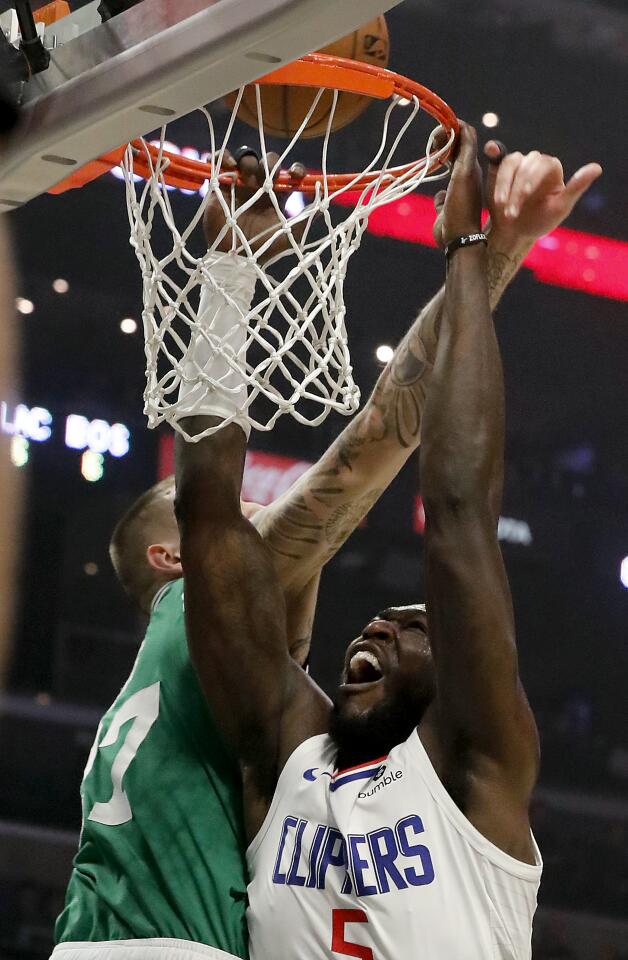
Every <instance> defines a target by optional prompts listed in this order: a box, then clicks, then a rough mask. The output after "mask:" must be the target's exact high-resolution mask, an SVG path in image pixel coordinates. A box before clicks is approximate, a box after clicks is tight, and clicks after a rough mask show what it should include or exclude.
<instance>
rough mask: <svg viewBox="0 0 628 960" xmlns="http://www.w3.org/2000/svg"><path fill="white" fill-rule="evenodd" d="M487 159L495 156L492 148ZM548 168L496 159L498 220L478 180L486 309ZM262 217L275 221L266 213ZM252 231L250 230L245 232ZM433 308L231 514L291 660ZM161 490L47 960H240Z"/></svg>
mask: <svg viewBox="0 0 628 960" xmlns="http://www.w3.org/2000/svg"><path fill="white" fill-rule="evenodd" d="M486 152H487V155H488V156H489V157H490V158H493V159H496V158H498V157H500V156H501V151H500V147H499V146H498V145H497V144H496V143H494V142H492V143H490V144H488V145H487V147H486ZM271 163H272V161H271ZM557 164H558V162H557V161H555V158H550V157H544V156H542V155H540V154H538V153H536V154H535V155H528V157H522V155H521V154H512V155H510V156H509V157H507V158H506V159H505V160H504V161H503V163H502V167H501V168H500V169H501V170H503V172H504V176H503V178H502V179H503V180H504V181H507V180H508V179H510V182H511V183H513V182H515V181H516V180H517V177H521V175H522V174H523V173H525V172H526V171H528V172H529V182H530V184H531V188H530V190H529V191H528V192H527V193H526V194H525V196H523V195H522V196H521V199H520V204H519V207H518V209H516V210H515V211H514V212H511V213H509V214H508V215H506V211H505V209H504V206H503V204H502V205H498V206H497V207H496V208H495V205H494V204H493V202H492V192H493V188H494V184H495V172H496V169H497V167H495V168H493V169H492V172H491V173H490V174H489V184H488V195H489V205H490V206H492V207H493V209H492V215H493V228H492V231H491V235H490V239H489V285H490V295H491V302H492V305H493V306H495V304H496V303H497V301H498V300H499V297H500V296H501V293H502V292H503V290H504V288H505V286H506V284H507V283H508V282H509V281H510V280H511V279H512V277H513V276H514V274H515V272H516V270H517V268H518V266H519V264H520V262H521V260H522V258H523V256H524V255H525V253H526V251H527V249H529V247H530V246H531V245H532V244H533V243H534V240H535V239H536V238H537V237H539V236H541V235H543V234H545V233H547V232H548V231H549V230H551V229H552V228H553V227H554V226H555V225H557V223H559V222H560V221H561V220H562V219H564V217H565V216H566V215H567V213H568V212H569V209H571V206H573V203H575V200H576V199H577V196H576V192H577V191H576V190H575V189H574V190H573V191H572V192H571V193H570V194H566V193H565V188H564V187H563V186H561V185H562V170H560V171H559V167H560V164H558V165H557ZM256 165H257V160H256V159H255V158H253V157H251V156H250V155H249V156H245V157H243V158H242V159H241V160H240V163H239V166H240V171H241V173H242V175H243V176H244V177H247V176H252V177H254V176H255V173H256V169H255V168H256ZM557 178H558V179H559V180H560V184H558V181H557ZM441 199H442V198H437V209H438V208H439V206H440V202H441ZM214 212H215V213H216V218H215V219H214V220H212V216H211V214H212V211H211V210H210V216H209V217H208V219H207V221H206V229H207V233H208V236H209V237H210V239H213V237H215V236H216V235H217V233H218V231H219V230H220V221H219V217H220V213H219V211H214ZM259 214H260V211H257V212H256V215H259ZM262 215H263V216H268V217H270V218H271V221H272V217H273V213H272V211H264V212H262ZM240 225H241V226H242V225H243V222H242V220H241V221H240ZM258 230H259V221H258V222H257V224H255V225H252V227H251V233H253V232H257V231H258ZM442 306H443V293H442V292H441V293H439V294H437V295H436V297H435V298H434V299H433V300H432V301H431V302H430V303H429V304H428V305H427V307H426V308H425V309H424V310H423V311H422V313H421V314H420V316H419V317H418V319H417V320H416V322H415V323H414V325H413V326H412V328H411V329H410V331H409V333H408V334H407V336H406V337H405V338H404V339H403V340H402V342H401V344H400V345H399V347H398V348H397V351H396V353H395V356H394V358H393V360H392V361H391V362H390V364H389V365H388V366H387V367H386V368H385V370H384V371H383V372H382V374H381V377H380V379H379V381H378V383H377V385H376V387H375V390H374V392H373V394H372V396H371V398H370V399H369V400H368V402H367V403H366V404H365V405H364V407H363V409H362V410H361V411H360V413H359V414H357V415H356V416H355V417H354V418H353V419H352V421H351V422H350V423H349V424H348V425H347V427H346V428H345V429H344V430H343V431H342V433H341V434H340V436H339V437H338V439H337V440H336V441H335V442H334V443H333V444H332V445H331V447H330V448H329V450H328V451H327V452H326V453H325V454H324V455H323V457H322V458H321V459H320V461H319V462H318V463H317V464H315V465H314V466H313V467H312V468H311V469H310V470H309V471H308V472H307V473H306V474H304V475H303V476H302V477H301V478H300V479H299V480H298V481H297V482H296V483H295V485H294V486H293V487H292V488H291V489H290V490H288V491H287V492H286V493H285V494H284V495H283V496H282V497H280V498H279V499H278V500H277V501H276V502H275V503H274V504H272V505H270V506H269V507H264V508H259V507H257V506H255V505H251V504H243V512H244V513H245V515H246V516H247V517H250V518H253V522H254V524H255V526H256V527H257V529H258V530H259V532H260V533H261V534H262V536H263V538H264V540H265V542H266V545H267V547H268V549H269V550H270V553H271V555H272V558H273V562H274V565H275V568H276V572H277V575H278V578H279V581H280V584H281V586H282V588H283V591H284V594H285V598H286V608H287V620H288V629H287V635H288V642H289V644H290V650H291V653H292V655H293V657H294V659H296V660H297V661H298V662H299V663H301V664H303V663H304V662H305V659H306V657H307V652H308V648H309V641H310V634H311V628H312V621H313V616H314V607H315V602H316V594H317V589H318V580H319V575H320V571H321V569H322V567H323V566H324V564H325V563H326V562H327V561H328V560H329V559H330V558H331V557H332V556H333V555H334V554H335V553H336V551H337V550H338V549H339V548H340V546H341V545H342V544H343V543H344V541H345V540H346V539H347V537H348V536H349V534H350V533H351V531H352V530H353V529H354V528H355V527H356V526H357V525H358V524H359V522H360V521H361V519H362V518H363V517H364V515H365V514H366V513H367V512H368V510H369V509H370V507H371V506H372V504H373V503H374V502H375V500H376V499H377V498H378V497H379V495H380V494H381V492H382V491H383V490H384V489H385V488H386V487H387V486H388V484H389V483H390V482H391V480H392V479H393V478H394V477H395V476H396V474H397V473H398V472H399V470H400V469H401V467H402V466H403V464H404V463H405V462H406V460H407V459H408V458H409V457H410V456H411V454H412V453H413V452H414V451H415V450H416V449H417V447H418V445H419V440H420V427H421V416H422V412H423V407H424V401H425V390H426V385H427V382H428V380H429V375H430V371H431V366H432V360H433V357H434V351H435V346H436V339H437V330H438V325H439V319H440V315H441V310H442ZM173 495H174V489H173V483H172V481H171V480H167V481H162V482H161V483H160V484H157V485H156V486H155V487H153V488H152V489H151V490H150V491H148V493H146V494H144V496H143V497H141V498H140V500H139V501H138V502H137V503H136V504H134V506H133V507H132V508H131V509H130V510H129V511H128V513H127V514H126V515H125V517H124V518H123V519H122V520H121V521H120V523H119V525H118V527H117V528H116V531H115V533H114V538H113V541H112V559H113V561H114V565H115V568H116V571H117V573H118V576H119V578H120V580H121V582H122V584H123V586H124V587H125V589H126V590H127V592H129V593H130V594H131V596H132V597H133V598H134V599H135V600H136V601H137V603H138V604H139V605H140V606H141V608H142V609H143V610H144V611H145V612H146V613H148V614H150V623H149V627H148V630H147V633H146V637H145V639H144V642H143V644H142V647H141V649H140V651H139V653H138V657H137V661H136V664H135V667H134V669H133V672H132V674H131V676H130V678H129V680H128V681H127V683H126V685H125V686H124V688H123V690H122V691H121V693H120V695H119V696H118V698H117V699H116V701H115V703H114V704H113V706H112V707H111V709H110V710H109V711H108V712H107V713H106V714H105V716H104V717H103V720H102V722H101V724H100V726H99V729H98V733H97V736H96V740H95V743H94V747H93V748H92V752H91V754H90V757H89V760H88V763H87V767H86V771H85V777H84V781H83V785H82V791H81V792H82V802H83V829H82V832H81V840H80V845H79V851H78V854H77V856H76V860H75V866H74V870H73V873H72V877H71V880H70V884H69V888H68V896H67V903H66V908H65V910H64V912H63V913H62V915H61V917H60V918H59V921H58V924H57V930H56V938H57V944H58V945H57V947H56V948H55V960H79V958H80V960H109V958H110V957H111V956H114V957H115V958H116V960H144V958H148V957H154V956H159V957H160V958H164V960H166V958H167V960H170V957H172V958H175V957H176V960H188V958H189V960H191V958H192V957H195V958H198V957H206V958H207V960H211V958H224V957H239V958H244V960H245V958H246V957H247V935H246V929H245V919H244V918H245V906H246V904H245V895H246V883H247V877H246V871H245V866H244V848H245V841H244V827H243V822H242V811H241V784H240V775H239V771H238V767H237V764H236V762H235V760H234V759H233V757H231V755H230V754H229V753H228V751H226V749H225V747H224V744H223V742H222V740H221V737H220V735H219V734H218V732H217V730H216V728H215V726H214V723H213V721H212V717H211V715H210V713H209V711H208V709H207V707H206V705H205V701H204V700H203V697H202V694H201V691H200V687H199V685H198V682H197V679H196V675H195V673H194V670H193V668H192V665H191V662H190V660H189V657H188V651H187V643H186V637H185V629H184V619H183V587H182V583H183V581H182V580H181V577H182V570H181V563H180V554H179V533H178V529H177V525H176V521H175V517H174V510H173ZM208 495H211V491H208ZM254 668H255V665H254V664H243V669H254Z"/></svg>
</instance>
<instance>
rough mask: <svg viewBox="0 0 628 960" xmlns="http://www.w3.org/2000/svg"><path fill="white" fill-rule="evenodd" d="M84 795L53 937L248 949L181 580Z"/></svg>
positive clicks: (239, 866) (237, 811) (235, 776)
mask: <svg viewBox="0 0 628 960" xmlns="http://www.w3.org/2000/svg"><path fill="white" fill-rule="evenodd" d="M81 797H82V804H83V828H82V832H81V838H80V843H79V850H78V853H77V855H76V858H75V860H74V869H73V872H72V876H71V879H70V884H69V887H68V893H67V899H66V906H65V910H64V911H63V913H62V914H61V916H60V917H59V919H58V921H57V928H56V939H57V942H65V941H75V942H76V941H90V942H93V941H102V940H131V939H144V938H150V937H172V938H175V939H180V940H191V941H194V942H197V943H203V944H207V945H208V946H212V947H217V948H218V949H220V950H224V951H225V952H227V953H231V954H234V955H235V956H238V957H242V958H246V957H247V956H248V951H247V934H246V925H245V908H246V883H247V878H246V873H245V869H246V868H245V865H244V851H245V848H246V843H245V838H244V826H243V817H242V799H241V784H240V776H239V770H238V765H237V763H236V761H235V760H234V758H233V757H232V756H231V754H230V753H229V752H228V751H227V749H226V747H225V746H224V744H223V742H222V740H221V737H220V734H219V732H218V730H217V728H216V725H215V724H214V722H213V720H212V717H211V715H210V713H209V709H208V707H207V704H206V703H205V700H204V698H203V694H202V692H201V689H200V686H199V684H198V680H197V678H196V674H195V672H194V668H193V667H192V664H191V662H190V658H189V656H188V649H187V643H186V637H185V625H184V615H183V581H182V580H177V581H175V582H173V583H172V584H169V585H168V587H167V588H166V589H165V591H164V592H163V594H162V596H161V597H160V598H159V599H158V602H157V604H156V606H155V607H154V608H153V613H152V616H151V619H150V624H149V626H148V630H147V632H146V637H145V638H144V642H143V644H142V646H141V648H140V651H139V653H138V656H137V660H136V662H135V666H134V668H133V672H132V673H131V676H130V677H129V679H128V681H127V683H126V685H125V686H124V687H123V689H122V691H121V693H120V695H119V696H118V699H117V700H116V701H115V703H114V704H113V706H112V707H111V709H110V710H109V711H108V712H107V713H106V714H105V716H104V717H103V720H102V722H101V724H100V726H99V728H98V733H97V735H96V740H95V743H94V746H93V747H92V752H91V754H90V756H89V759H88V761H87V766H86V769H85V776H84V778H83V784H82V787H81Z"/></svg>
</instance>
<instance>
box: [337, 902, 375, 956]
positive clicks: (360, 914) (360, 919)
mask: <svg viewBox="0 0 628 960" xmlns="http://www.w3.org/2000/svg"><path fill="white" fill-rule="evenodd" d="M368 922H369V918H368V917H367V915H366V914H365V912H364V910H332V912H331V950H332V953H336V954H339V955H340V956H341V957H358V958H359V960H375V956H374V954H373V951H372V950H371V948H370V947H364V946H362V944H360V943H349V942H348V941H347V940H346V938H345V927H346V925H347V924H348V923H368Z"/></svg>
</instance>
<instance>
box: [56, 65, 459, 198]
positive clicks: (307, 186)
mask: <svg viewBox="0 0 628 960" xmlns="http://www.w3.org/2000/svg"><path fill="white" fill-rule="evenodd" d="M255 83H256V84H260V85H276V84H285V85H288V86H301V87H318V88H321V87H322V88H327V89H331V90H342V91H346V92H349V93H357V94H362V95H365V96H369V97H373V98H374V99H378V100H387V99H390V98H391V97H393V96H399V97H402V98H404V99H406V100H413V99H414V97H416V98H417V99H418V100H419V102H420V104H421V107H422V108H423V109H424V110H425V111H426V112H427V113H429V114H430V115H431V116H432V117H433V118H434V119H435V120H437V121H438V122H439V123H440V124H441V126H442V127H443V128H444V129H445V131H446V132H447V134H448V135H451V133H452V132H453V133H454V134H455V137H454V140H453V141H452V143H451V144H450V145H449V146H448V147H447V149H446V150H444V152H443V153H442V154H440V156H439V157H438V158H436V159H432V160H431V161H430V162H429V164H428V159H427V157H423V159H421V160H416V161H414V162H413V163H407V164H403V165H402V166H399V167H394V168H391V169H390V170H387V171H386V173H385V175H384V177H385V179H386V180H390V179H400V178H403V177H404V176H405V175H406V174H409V173H411V172H419V171H421V170H424V169H425V167H427V171H426V172H427V173H432V172H433V171H434V170H437V169H438V168H440V167H443V166H444V165H445V164H446V162H447V160H448V159H449V157H450V155H451V151H452V149H453V146H454V144H455V140H456V138H457V137H458V133H459V131H460V122H459V120H458V118H457V116H456V114H455V113H454V111H453V110H452V109H451V107H450V106H449V105H448V104H447V103H445V101H444V100H442V99H441V97H439V96H438V95H437V94H435V93H433V92H432V91H431V90H429V89H428V88H427V87H424V86H422V85H421V84H420V83H416V82H415V81H414V80H409V79H408V78H407V77H404V76H402V75H401V74H398V73H394V72H393V71H392V70H386V69H384V68H383V67H375V66H371V65H370V64H367V63H361V62H359V61H356V60H347V59H345V58H344V57H332V56H329V55H328V54H324V53H311V54H308V55H307V56H305V57H301V58H300V59H299V60H295V61H294V63H290V64H287V65H286V66H285V67H280V68H279V69H278V70H274V71H273V72H272V73H269V74H266V75H265V76H263V77H260V79H259V80H256V81H255ZM130 146H131V147H132V148H133V151H134V157H133V173H134V174H137V175H139V176H140V177H143V178H145V179H149V178H150V177H151V175H152V173H153V171H154V168H155V164H156V163H157V162H158V158H159V157H160V156H161V157H165V158H166V159H167V160H168V161H169V162H168V166H167V168H166V169H164V170H162V176H163V179H164V180H165V182H166V183H167V184H168V185H169V186H172V187H179V188H180V189H184V190H200V188H201V187H202V186H203V184H204V183H205V182H206V180H208V179H210V178H211V176H212V165H211V163H206V162H203V161H202V160H192V159H190V158H189V157H183V156H180V155H178V154H173V153H170V152H169V151H167V150H160V148H159V147H156V146H153V145H152V144H149V143H146V142H145V141H143V140H141V139H137V140H133V141H132V142H131V144H130ZM124 150H125V148H124V147H118V148H116V149H115V150H111V151H110V152H109V153H108V154H105V155H104V156H102V157H99V158H98V159H97V160H94V161H92V163H90V164H87V166H86V167H83V168H81V170H77V171H75V173H73V174H71V175H70V176H69V177H68V178H67V179H66V180H63V181H62V182H61V183H59V184H57V185H56V186H55V187H53V188H52V189H51V190H50V191H49V192H50V193H63V192H64V191H65V190H69V189H72V188H73V187H81V186H84V184H85V183H88V182H89V181H90V180H93V179H95V178H96V177H98V176H101V175H102V174H103V173H105V172H107V170H111V169H112V168H113V167H114V166H116V165H117V164H119V163H120V162H121V157H122V155H123V153H124ZM381 176H382V172H381V170H373V171H371V172H370V173H334V174H327V175H325V174H322V173H308V174H306V175H305V176H304V177H302V178H295V177H293V176H292V175H291V174H290V173H288V172H287V171H285V170H282V171H281V172H280V174H279V175H278V177H277V178H276V180H275V190H276V191H277V192H278V193H288V192H291V191H293V190H300V191H301V192H302V193H305V194H313V193H315V192H316V191H317V189H318V188H319V185H320V186H321V187H325V185H327V189H328V191H329V192H335V191H337V190H342V189H343V188H347V187H349V186H350V187H351V189H352V190H364V189H367V188H368V187H369V186H372V185H373V184H374V183H375V182H376V181H378V180H379V179H380V177H381ZM218 179H219V180H220V182H221V183H224V184H229V183H231V182H232V181H233V174H229V173H224V174H219V177H218Z"/></svg>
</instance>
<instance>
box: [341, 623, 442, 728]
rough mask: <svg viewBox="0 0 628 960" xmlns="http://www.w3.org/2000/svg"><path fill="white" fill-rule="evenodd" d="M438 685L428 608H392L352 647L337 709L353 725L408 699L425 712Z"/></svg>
mask: <svg viewBox="0 0 628 960" xmlns="http://www.w3.org/2000/svg"><path fill="white" fill-rule="evenodd" d="M434 681H435V674H434V661H433V658H432V650H431V647H430V641H429V638H428V635H427V615H426V612H425V607H424V606H423V605H416V606H408V607H390V608H388V609H386V610H383V611H381V612H380V613H378V614H377V616H376V617H374V619H373V620H371V622H370V623H368V624H367V625H366V627H365V628H364V630H363V631H362V634H361V636H359V637H357V638H356V639H355V640H353V641H352V642H351V643H350V644H349V646H348V647H347V651H346V654H345V662H344V668H343V673H342V682H341V685H340V687H339V689H338V692H337V694H336V708H337V710H338V713H339V715H340V716H341V717H342V718H343V720H349V721H350V720H351V719H353V718H357V717H364V716H365V715H366V714H368V713H369V712H370V711H371V710H372V709H373V708H374V707H376V706H379V705H381V704H384V703H392V702H395V701H398V700H399V699H401V698H405V697H406V696H409V697H410V698H411V700H412V702H413V703H417V702H418V701H420V702H421V703H422V704H423V705H424V708H425V707H427V706H428V704H429V703H430V702H431V700H432V699H433V697H434ZM420 719H421V716H417V717H416V718H415V721H414V722H415V724H417V723H418V722H419V721H420Z"/></svg>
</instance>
